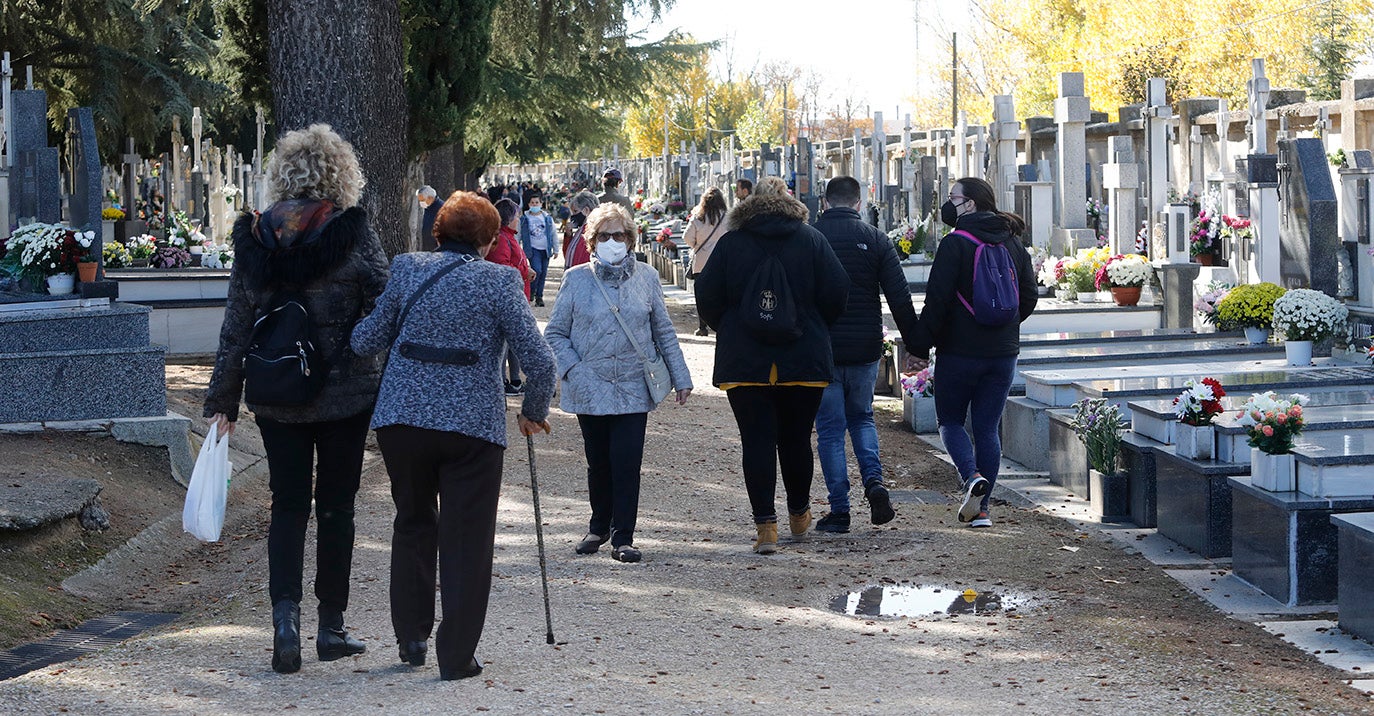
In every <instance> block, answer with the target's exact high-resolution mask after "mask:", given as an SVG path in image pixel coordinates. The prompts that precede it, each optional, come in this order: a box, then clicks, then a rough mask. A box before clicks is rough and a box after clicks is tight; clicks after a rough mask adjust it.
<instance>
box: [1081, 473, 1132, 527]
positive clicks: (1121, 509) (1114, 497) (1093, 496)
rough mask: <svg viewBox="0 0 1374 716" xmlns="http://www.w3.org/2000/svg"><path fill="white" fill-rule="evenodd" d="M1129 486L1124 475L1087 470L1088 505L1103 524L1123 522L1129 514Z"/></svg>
mask: <svg viewBox="0 0 1374 716" xmlns="http://www.w3.org/2000/svg"><path fill="white" fill-rule="evenodd" d="M1129 485H1130V482H1129V480H1128V479H1127V477H1126V475H1125V474H1124V473H1120V472H1118V473H1115V474H1112V475H1108V474H1106V473H1102V472H1098V471H1097V470H1092V469H1089V470H1088V504H1089V505H1091V507H1092V513H1093V514H1094V515H1097V516H1098V517H1099V518H1101V520H1102V521H1103V522H1125V521H1127V520H1128V519H1129V518H1130V514H1131V495H1130V492H1129V491H1128V486H1129Z"/></svg>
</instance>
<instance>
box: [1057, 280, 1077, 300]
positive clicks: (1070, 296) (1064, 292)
mask: <svg viewBox="0 0 1374 716" xmlns="http://www.w3.org/2000/svg"><path fill="white" fill-rule="evenodd" d="M1054 296H1055V298H1059V299H1062V300H1065V301H1074V300H1077V297H1078V294H1077V293H1075V292H1074V291H1073V289H1071V288H1069V284H1067V283H1061V284H1059V288H1058V289H1056V290H1055V292H1054Z"/></svg>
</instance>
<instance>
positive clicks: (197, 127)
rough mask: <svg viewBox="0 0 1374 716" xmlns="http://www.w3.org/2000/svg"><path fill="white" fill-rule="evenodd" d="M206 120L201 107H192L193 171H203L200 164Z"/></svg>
mask: <svg viewBox="0 0 1374 716" xmlns="http://www.w3.org/2000/svg"><path fill="white" fill-rule="evenodd" d="M204 122H205V120H203V119H201V116H200V107H194V108H192V109H191V157H192V159H191V171H193V172H203V171H205V169H204V167H202V166H201V164H200V138H201V136H202V134H203V133H204V131H205V125H204Z"/></svg>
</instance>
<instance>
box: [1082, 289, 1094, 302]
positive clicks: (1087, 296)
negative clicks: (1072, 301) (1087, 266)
mask: <svg viewBox="0 0 1374 716" xmlns="http://www.w3.org/2000/svg"><path fill="white" fill-rule="evenodd" d="M1078 302H1079V303H1097V292H1096V291H1079V292H1078Z"/></svg>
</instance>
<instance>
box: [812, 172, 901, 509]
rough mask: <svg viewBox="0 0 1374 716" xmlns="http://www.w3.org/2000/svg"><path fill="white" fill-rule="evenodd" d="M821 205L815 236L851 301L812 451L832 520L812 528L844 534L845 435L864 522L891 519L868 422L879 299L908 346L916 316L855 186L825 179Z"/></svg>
mask: <svg viewBox="0 0 1374 716" xmlns="http://www.w3.org/2000/svg"><path fill="white" fill-rule="evenodd" d="M825 205H826V210H825V213H823V214H821V218H820V220H819V221H817V222H816V230H817V231H819V232H821V233H822V234H824V235H825V238H826V240H828V241H829V242H830V248H831V249H834V251H835V256H836V257H838V258H839V260H840V263H841V264H842V265H843V266H844V269H845V272H846V273H848V274H849V299H848V301H847V302H846V304H845V310H844V313H843V314H841V315H840V318H839V320H837V321H835V323H834V324H833V325H831V326H830V346H831V349H832V351H833V352H834V355H835V369H834V376H833V378H832V380H831V381H830V385H829V386H827V387H826V389H825V394H824V395H823V396H822V397H821V407H820V410H819V411H818V412H817V413H816V452H817V454H818V455H819V456H820V461H821V473H822V474H824V475H825V485H826V489H827V491H828V492H829V496H830V514H827V515H826V516H825V517H822V518H821V519H820V520H819V521H818V522H817V523H816V529H817V530H819V531H822V532H838V533H844V532H848V531H849V463H848V460H846V459H845V454H844V436H845V433H846V432H848V433H849V440H850V442H851V443H852V444H853V446H854V457H855V459H856V461H857V462H858V463H859V477H860V479H861V480H862V481H863V487H864V499H866V500H868V508H869V519H870V521H871V522H872V523H873V524H875V525H881V524H886V523H888V522H891V521H892V518H893V517H895V516H896V513H895V512H893V510H892V500H891V498H890V497H889V495H888V493H887V487H886V486H885V485H884V484H883V464H882V461H881V460H880V459H879V457H878V428H877V426H876V425H874V423H873V388H874V386H875V385H876V384H877V381H878V359H879V358H881V357H882V354H883V306H882V299H881V297H880V294H881V296H886V297H887V305H888V306H889V307H891V309H892V318H893V320H894V321H896V323H897V328H898V330H900V331H901V334H902V339H903V340H904V341H906V342H908V343H910V342H911V341H913V340H915V336H916V333H915V330H916V309H915V308H914V307H913V306H912V305H911V289H910V288H909V287H908V286H907V281H906V275H905V274H904V273H903V272H902V265H901V262H900V260H899V259H898V258H897V250H896V248H894V247H893V246H892V242H891V241H890V240H889V239H888V238H887V236H886V235H884V234H883V232H881V231H878V230H877V229H875V228H873V227H872V226H870V225H868V224H867V223H865V222H864V221H863V220H862V219H861V218H859V208H860V207H861V206H862V205H863V202H862V200H861V199H860V194H859V182H858V181H857V180H855V179H854V178H853V177H847V176H841V177H835V178H834V179H831V180H830V181H829V182H828V183H826V185H825Z"/></svg>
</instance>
